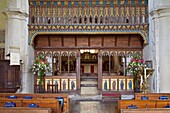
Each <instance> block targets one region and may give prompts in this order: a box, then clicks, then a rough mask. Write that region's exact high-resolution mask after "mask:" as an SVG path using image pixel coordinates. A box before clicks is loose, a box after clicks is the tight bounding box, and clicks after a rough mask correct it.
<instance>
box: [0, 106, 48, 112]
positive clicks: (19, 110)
mask: <svg viewBox="0 0 170 113" xmlns="http://www.w3.org/2000/svg"><path fill="white" fill-rule="evenodd" d="M0 113H51V109H50V108H28V107H15V108H5V107H0Z"/></svg>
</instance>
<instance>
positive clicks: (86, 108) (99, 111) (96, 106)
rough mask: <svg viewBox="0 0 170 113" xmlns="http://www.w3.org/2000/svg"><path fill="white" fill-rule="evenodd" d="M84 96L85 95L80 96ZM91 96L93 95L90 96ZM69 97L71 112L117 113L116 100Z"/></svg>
mask: <svg viewBox="0 0 170 113" xmlns="http://www.w3.org/2000/svg"><path fill="white" fill-rule="evenodd" d="M82 98H85V97H82ZM92 98H93V97H92ZM95 98H96V99H90V97H89V98H87V97H86V99H84V100H83V99H80V98H79V99H73V98H72V99H71V105H70V107H71V113H117V103H118V101H117V100H114V101H101V100H100V99H99V100H97V97H95Z"/></svg>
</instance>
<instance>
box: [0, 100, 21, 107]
mask: <svg viewBox="0 0 170 113" xmlns="http://www.w3.org/2000/svg"><path fill="white" fill-rule="evenodd" d="M7 102H14V103H15V104H16V107H22V101H21V99H0V107H4V105H5V103H7Z"/></svg>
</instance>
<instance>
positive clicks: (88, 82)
mask: <svg viewBox="0 0 170 113" xmlns="http://www.w3.org/2000/svg"><path fill="white" fill-rule="evenodd" d="M81 84H98V82H97V81H81Z"/></svg>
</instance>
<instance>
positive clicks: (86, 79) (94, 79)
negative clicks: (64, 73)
mask: <svg viewBox="0 0 170 113" xmlns="http://www.w3.org/2000/svg"><path fill="white" fill-rule="evenodd" d="M80 80H81V81H98V78H80Z"/></svg>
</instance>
